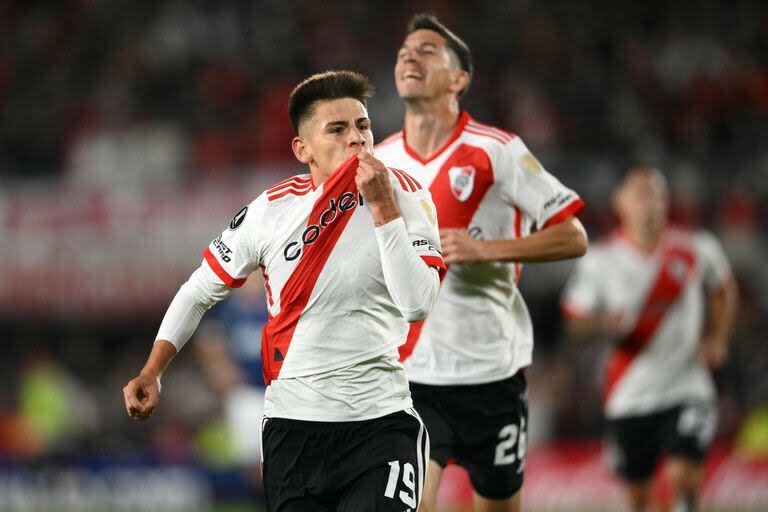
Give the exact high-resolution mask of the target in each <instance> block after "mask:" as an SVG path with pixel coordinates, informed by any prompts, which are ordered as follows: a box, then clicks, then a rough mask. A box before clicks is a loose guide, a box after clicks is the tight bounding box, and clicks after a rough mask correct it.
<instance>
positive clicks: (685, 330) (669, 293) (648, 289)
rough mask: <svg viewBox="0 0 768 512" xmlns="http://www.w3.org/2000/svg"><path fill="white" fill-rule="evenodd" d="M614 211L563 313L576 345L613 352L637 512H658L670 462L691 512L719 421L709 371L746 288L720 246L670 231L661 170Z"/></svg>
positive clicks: (611, 420) (642, 176)
mask: <svg viewBox="0 0 768 512" xmlns="http://www.w3.org/2000/svg"><path fill="white" fill-rule="evenodd" d="M614 207H615V210H616V213H617V214H618V216H619V220H620V222H621V227H620V229H619V231H618V232H617V233H615V234H614V235H613V236H611V237H609V238H608V239H607V240H606V241H604V242H603V243H601V244H599V245H597V247H595V249H594V250H592V251H590V253H589V254H588V255H587V256H586V257H585V258H584V259H582V260H581V261H580V262H579V265H578V267H577V268H576V271H575V273H574V274H573V276H572V277H571V279H570V281H569V282H568V285H567V287H566V289H565V292H564V295H563V309H564V311H565V312H566V314H567V316H568V317H569V323H570V331H571V333H572V335H573V337H575V338H578V339H585V338H592V339H594V338H598V339H599V338H609V339H612V340H613V341H614V342H615V347H614V350H613V353H612V355H611V357H610V359H609V361H608V366H607V369H606V381H605V404H604V405H605V415H606V417H607V418H608V428H609V441H610V447H611V456H612V457H611V459H612V463H613V465H614V470H615V471H616V472H617V473H618V474H619V476H620V477H621V478H622V479H623V480H624V482H625V486H626V490H627V493H628V497H629V500H630V504H631V507H632V510H633V511H638V512H639V511H642V510H647V507H648V506H649V505H650V502H651V496H650V491H651V486H650V481H651V476H652V474H653V471H654V468H655V467H656V465H657V463H658V461H659V460H660V458H661V456H662V455H663V454H664V455H668V456H669V459H668V463H667V466H666V475H665V476H666V478H667V479H668V481H669V484H670V489H671V490H672V494H673V503H674V506H675V508H674V509H673V510H674V511H676V512H677V511H679V512H692V511H694V510H698V508H697V501H698V499H697V495H698V489H699V485H700V483H701V470H702V462H703V460H704V457H705V456H706V453H707V449H708V447H709V445H710V443H711V441H712V437H713V436H714V433H715V429H716V420H717V413H716V409H715V398H716V396H715V388H714V385H713V383H712V379H711V377H710V375H709V371H708V370H707V366H710V367H713V368H716V367H718V366H720V365H721V364H722V363H723V361H724V360H725V357H726V354H727V351H728V337H729V335H730V332H731V328H732V326H733V315H734V308H735V301H736V295H737V291H736V285H735V283H734V280H733V278H732V276H731V271H730V267H729V265H728V261H727V260H726V257H725V255H724V254H723V251H722V248H721V247H720V244H719V243H718V242H717V240H716V239H715V238H714V237H713V236H712V235H710V234H709V233H706V232H702V231H699V232H689V231H685V230H681V229H676V228H672V227H668V226H667V207H668V197H667V184H666V181H665V179H664V177H663V175H662V174H661V172H660V171H659V170H658V169H656V168H654V167H648V166H639V167H634V168H632V169H630V170H629V172H628V173H627V175H626V177H625V178H624V180H623V181H622V182H621V184H620V185H619V187H618V189H617V190H616V192H615V195H614ZM706 317H708V318H709V320H710V322H709V323H710V328H709V330H708V331H707V335H706V336H705V337H704V338H703V339H702V327H701V326H702V324H703V323H704V322H703V321H704V319H705V318H706Z"/></svg>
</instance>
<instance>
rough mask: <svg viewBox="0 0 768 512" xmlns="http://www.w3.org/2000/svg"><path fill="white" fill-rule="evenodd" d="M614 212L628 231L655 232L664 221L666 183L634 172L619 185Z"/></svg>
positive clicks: (652, 175)
mask: <svg viewBox="0 0 768 512" xmlns="http://www.w3.org/2000/svg"><path fill="white" fill-rule="evenodd" d="M617 199H618V202H617V209H618V214H619V217H621V221H622V223H624V224H625V225H628V226H629V227H630V228H632V229H638V230H644V231H646V230H647V231H652V232H657V231H659V230H661V228H662V227H663V226H664V224H665V223H666V221H667V210H668V206H669V205H668V197H667V184H666V182H665V181H664V178H663V177H662V176H661V175H660V174H658V173H656V172H636V173H634V174H631V175H630V176H629V177H628V178H627V179H626V181H625V183H624V184H623V185H622V187H621V189H620V190H619V194H618V198H617Z"/></svg>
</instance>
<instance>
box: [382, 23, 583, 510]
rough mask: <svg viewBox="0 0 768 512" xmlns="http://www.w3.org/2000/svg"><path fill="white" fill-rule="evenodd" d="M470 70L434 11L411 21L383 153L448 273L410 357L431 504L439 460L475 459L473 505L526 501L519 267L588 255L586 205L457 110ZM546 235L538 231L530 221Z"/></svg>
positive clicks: (525, 359)
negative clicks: (409, 188)
mask: <svg viewBox="0 0 768 512" xmlns="http://www.w3.org/2000/svg"><path fill="white" fill-rule="evenodd" d="M471 78H472V59H471V54H470V51H469V48H468V47H467V45H466V44H465V43H464V42H463V41H462V40H461V39H459V38H458V37H457V36H456V35H455V34H454V33H452V32H451V31H450V30H448V29H447V28H446V27H445V26H443V25H442V24H441V23H440V22H439V21H438V20H437V19H435V18H434V17H433V16H430V15H424V14H420V15H417V16H415V17H414V18H413V19H412V20H411V22H410V24H409V25H408V28H407V34H406V37H405V40H404V41H403V45H402V47H401V48H400V51H399V52H398V55H397V63H396V65H395V83H396V85H397V90H398V93H399V94H400V97H401V98H402V100H403V102H404V104H405V125H404V128H403V130H402V131H400V132H398V133H396V134H394V135H392V136H391V137H389V138H388V139H386V140H384V141H383V142H382V143H381V144H379V145H378V146H377V147H376V155H377V157H379V158H381V159H382V161H384V162H385V163H386V164H387V165H391V166H394V167H400V168H403V169H408V170H409V172H412V173H413V175H414V177H415V178H416V179H417V180H419V182H421V183H422V184H424V186H428V187H429V189H430V192H431V193H432V198H433V200H434V201H435V205H436V206H437V213H438V219H439V224H440V227H441V230H440V239H441V244H442V250H443V257H444V258H445V261H446V263H449V264H450V268H449V270H448V272H447V275H446V277H445V279H444V281H443V283H442V288H441V290H440V294H439V296H438V299H437V302H436V303H435V307H434V308H433V310H432V313H431V314H430V316H429V318H428V319H427V320H426V322H424V323H423V324H416V325H414V326H412V328H411V331H410V333H409V336H408V343H407V344H406V345H405V346H403V347H401V350H400V353H401V357H402V359H403V360H404V364H405V367H406V369H407V371H408V378H409V380H410V381H411V393H412V395H413V399H414V404H415V406H416V409H417V410H418V411H419V413H420V414H421V415H422V418H423V419H424V422H425V423H426V425H427V428H428V429H429V433H430V439H431V442H432V449H431V458H432V461H431V462H430V471H429V477H428V479H427V483H426V486H425V494H424V501H423V509H424V510H428V511H432V510H434V507H435V501H436V496H437V490H438V487H439V483H440V478H441V474H442V468H444V467H445V465H446V464H447V463H448V461H449V460H451V459H453V460H455V461H456V462H457V463H458V464H460V465H462V466H463V467H465V468H466V469H467V471H468V473H469V476H470V480H471V483H472V486H473V488H474V496H473V501H474V507H475V510H477V511H497V510H498V511H509V510H513V511H514V510H519V509H520V493H519V491H520V488H521V486H522V482H523V471H524V467H525V437H526V429H527V417H528V407H527V402H526V382H525V375H524V373H523V369H524V368H525V367H526V366H528V365H529V364H531V353H532V349H533V334H532V327H531V319H530V317H529V315H528V310H527V308H526V306H525V303H524V302H523V298H522V296H521V295H520V292H519V290H518V289H517V286H516V283H517V281H518V279H519V277H520V270H521V263H523V262H537V261H554V260H561V259H564V258H573V257H577V256H581V255H582V254H584V252H585V251H586V248H587V237H586V233H585V232H584V229H583V227H582V226H581V223H580V222H579V221H578V220H577V219H576V218H575V217H574V215H576V214H577V213H578V212H579V211H580V210H581V209H582V207H583V203H582V201H581V199H579V197H578V195H576V193H575V192H573V191H572V190H570V189H568V188H566V187H565V186H563V185H562V184H561V183H560V182H559V181H558V180H557V179H556V178H554V177H553V176H552V175H551V174H549V173H548V172H547V171H546V170H544V168H543V167H542V165H541V164H540V163H539V161H538V160H537V159H536V157H534V156H533V155H532V154H531V153H530V152H529V151H528V149H527V148H526V146H525V144H523V141H521V140H520V138H519V137H517V136H515V135H513V134H511V133H508V132H506V131H504V130H500V129H498V128H495V127H492V126H489V125H486V124H483V123H480V122H478V121H475V120H474V119H472V118H471V117H470V115H469V114H468V113H466V112H464V111H462V110H460V108H459V98H460V97H461V96H462V95H463V94H464V93H465V92H466V91H467V89H468V88H469V84H470V81H471ZM534 226H536V227H537V228H538V232H536V233H532V231H533V227H534Z"/></svg>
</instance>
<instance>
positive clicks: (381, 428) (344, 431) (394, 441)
mask: <svg viewBox="0 0 768 512" xmlns="http://www.w3.org/2000/svg"><path fill="white" fill-rule="evenodd" d="M262 443H263V446H262V450H263V466H262V469H263V477H264V492H265V495H266V502H267V510H268V511H269V512H294V511H295V512H316V511H317V512H320V511H329V512H330V511H342V512H343V511H349V512H358V511H361V510H365V511H374V512H375V511H393V512H395V511H396V512H402V511H403V510H407V509H410V510H413V511H415V510H416V509H417V508H418V506H419V502H420V501H421V493H422V486H423V485H424V478H425V477H426V470H427V461H428V460H429V436H428V435H427V431H426V429H425V428H424V424H423V423H422V422H421V419H420V418H419V416H418V414H416V412H415V411H414V410H413V409H408V410H407V411H401V412H396V413H393V414H389V415H387V416H384V417H381V418H377V419H374V420H367V421H350V422H314V421H297V420H288V419H283V418H269V419H265V420H264V426H263V432H262Z"/></svg>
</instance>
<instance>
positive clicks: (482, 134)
mask: <svg viewBox="0 0 768 512" xmlns="http://www.w3.org/2000/svg"><path fill="white" fill-rule="evenodd" d="M464 130H465V131H466V132H467V133H471V134H473V135H479V136H480V137H486V138H489V139H493V140H495V141H496V142H500V143H502V144H506V143H507V142H508V141H506V140H504V139H502V138H501V137H499V136H497V135H495V134H493V133H491V132H486V131H481V130H478V129H474V128H470V127H469V126H467V127H466V128H465V129H464Z"/></svg>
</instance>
